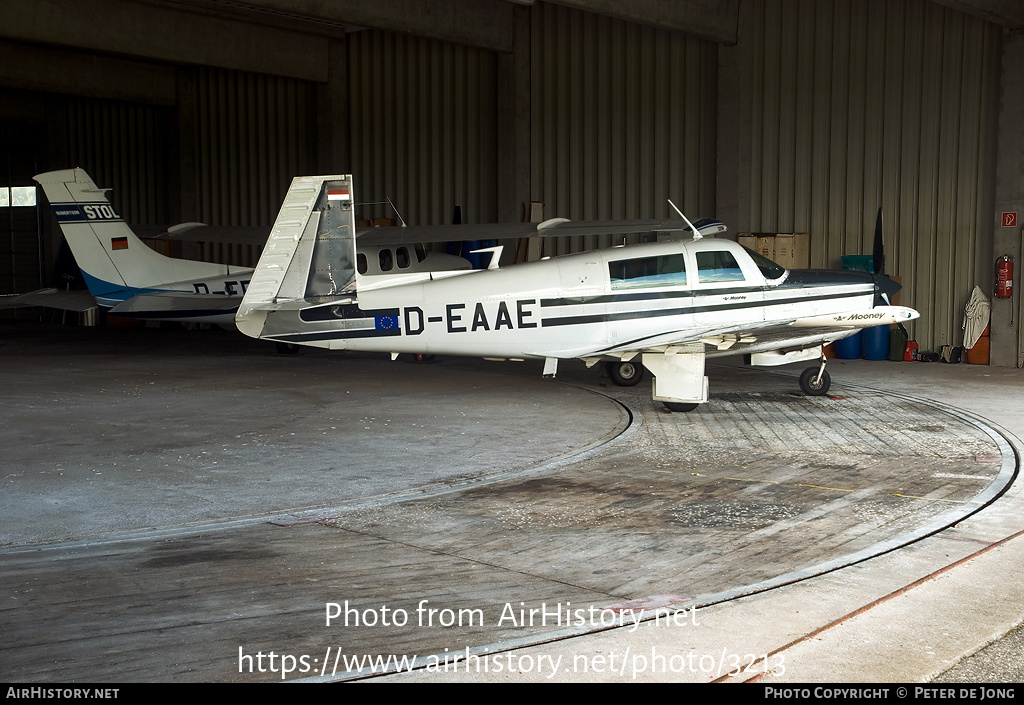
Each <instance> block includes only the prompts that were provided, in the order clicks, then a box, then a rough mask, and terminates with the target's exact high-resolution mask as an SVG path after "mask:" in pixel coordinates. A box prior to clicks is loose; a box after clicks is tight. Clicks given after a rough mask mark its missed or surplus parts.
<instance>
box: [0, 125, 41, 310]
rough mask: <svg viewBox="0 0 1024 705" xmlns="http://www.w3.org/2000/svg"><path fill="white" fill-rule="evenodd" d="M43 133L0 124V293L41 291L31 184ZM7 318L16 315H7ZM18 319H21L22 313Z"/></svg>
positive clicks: (38, 237)
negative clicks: (0, 147)
mask: <svg viewBox="0 0 1024 705" xmlns="http://www.w3.org/2000/svg"><path fill="white" fill-rule="evenodd" d="M43 134H44V133H43V130H42V128H41V127H36V126H33V125H29V124H24V123H21V124H19V123H0V144H2V145H3V150H2V152H0V155H2V157H0V233H2V235H0V237H2V252H3V255H2V256H0V293H3V294H22V293H25V292H27V291H33V290H35V289H39V288H42V287H43V286H44V284H43V282H44V280H45V264H44V263H45V254H44V247H43V239H42V235H41V232H40V220H39V216H40V214H39V211H38V206H37V204H36V189H35V182H34V181H32V177H33V176H34V175H35V174H36V173H37V166H38V163H39V153H40V152H41V151H42V150H41V146H42V139H43ZM7 315H8V317H9V316H11V315H15V316H17V315H19V314H17V313H14V312H9V313H8V314H7ZM20 315H22V316H24V315H25V314H24V312H22V313H21V314H20Z"/></svg>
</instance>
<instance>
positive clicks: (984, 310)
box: [964, 286, 992, 350]
mask: <svg viewBox="0 0 1024 705" xmlns="http://www.w3.org/2000/svg"><path fill="white" fill-rule="evenodd" d="M991 313H992V303H991V302H990V301H989V300H988V297H986V296H985V294H984V293H982V291H981V287H980V286H976V287H974V291H972V292H971V299H970V301H968V302H967V308H966V309H965V310H964V347H965V348H967V349H968V350H970V349H971V348H973V347H974V344H975V343H977V342H978V338H980V337H981V334H982V333H984V332H985V329H986V328H987V327H988V319H989V316H990V315H991Z"/></svg>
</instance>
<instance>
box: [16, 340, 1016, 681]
mask: <svg viewBox="0 0 1024 705" xmlns="http://www.w3.org/2000/svg"><path fill="white" fill-rule="evenodd" d="M0 334H2V337H0V359H2V361H3V368H2V369H3V372H2V373H0V374H2V378H3V385H2V389H0V401H2V410H0V413H2V414H3V418H4V424H3V427H2V429H0V443H2V445H0V447H3V448H4V449H5V451H4V455H5V457H4V458H3V459H2V460H0V468H2V469H0V478H2V480H3V483H4V492H3V494H2V496H0V566H2V568H3V570H2V571H0V600H2V601H3V604H2V606H0V624H2V625H3V631H4V633H5V636H7V638H6V639H5V642H4V644H3V645H2V646H0V678H3V679H5V680H9V681H75V680H84V681H94V682H101V681H114V682H129V681H151V680H155V681H260V680H280V679H281V678H282V673H281V671H282V670H283V669H282V666H285V667H286V668H287V667H289V666H290V667H291V669H290V672H289V673H288V674H287V677H288V679H290V680H292V679H299V678H305V679H314V680H317V679H324V680H330V679H332V677H333V678H338V677H344V678H351V677H364V676H366V675H369V673H368V671H367V670H366V669H364V670H363V671H358V670H357V669H353V668H349V667H345V665H344V661H343V660H344V659H345V658H350V657H352V656H368V657H381V658H383V657H385V656H386V655H388V654H395V655H411V654H417V655H418V656H419V657H420V660H419V661H418V662H417V665H418V666H419V668H418V669H417V670H415V671H413V672H411V673H400V674H393V675H388V676H377V678H379V679H381V680H414V681H438V680H455V681H459V680H461V681H481V680H492V681H493V680H499V681H502V680H511V681H524V680H525V681H529V680H536V681H545V680H561V681H564V680H571V681H595V680H596V681H619V680H640V681H643V680H650V681H665V680H676V681H691V682H700V681H709V680H723V681H728V680H749V679H752V678H757V679H760V680H761V681H762V682H807V681H812V682H855V681H861V682H890V681H900V682H907V681H921V680H928V679H932V678H936V677H939V676H941V677H945V678H951V679H953V680H969V679H974V678H978V679H981V680H989V681H993V682H997V681H1001V680H1004V679H1006V678H1007V672H1006V667H1005V666H1002V665H1000V661H1001V659H1000V658H999V657H998V656H995V657H992V658H990V659H989V662H990V663H991V664H994V667H992V666H990V667H983V670H982V671H981V674H980V675H970V674H969V672H968V671H956V670H950V669H951V668H953V667H957V668H962V669H966V668H968V667H970V666H971V662H970V661H965V662H964V663H963V664H962V665H959V666H958V664H960V662H961V660H962V659H963V658H964V657H965V656H967V655H970V654H973V653H975V652H978V651H979V650H980V649H982V648H983V647H985V646H986V645H987V644H990V643H991V642H993V641H997V642H998V640H999V639H1000V637H1002V636H1003V635H1005V634H1007V633H1008V632H1011V630H1012V629H1013V628H1014V627H1015V626H1017V625H1018V624H1019V623H1020V621H1021V619H1022V617H1024V594H1022V593H1024V588H1018V587H1017V586H1016V585H1015V583H1016V582H1017V581H1016V575H1017V573H1019V570H1020V568H1021V567H1022V565H1024V549H1022V547H1021V546H1020V545H1018V544H1020V543H1021V541H1020V538H1019V537H1018V534H1019V532H1020V531H1021V528H1022V525H1024V519H1021V518H1019V517H1022V516H1024V513H1022V512H1021V509H1022V507H1021V499H1020V496H1019V489H1018V487H1017V485H1016V484H1013V480H1014V478H1015V472H1016V462H1017V457H1016V454H1017V453H1019V450H1015V449H1019V448H1020V441H1019V440H1018V439H1019V438H1020V437H1021V436H1024V405H1021V404H1020V403H1019V399H1020V393H1021V390H1022V388H1024V375H1022V373H1021V371H1020V370H1002V369H999V370H997V369H990V368H987V367H975V366H968V365H942V364H938V363H936V364H924V363H888V362H866V361H852V362H844V361H834V362H833V363H831V365H830V372H831V373H832V376H833V390H832V393H831V396H830V397H826V398H818V399H811V398H806V397H802V396H800V395H799V394H797V393H795V388H796V384H795V379H794V377H793V375H794V374H795V373H798V372H799V367H796V368H795V369H794V370H793V371H790V370H789V369H788V368H783V369H782V370H777V371H774V372H772V371H763V370H756V371H752V370H747V369H743V368H737V367H735V366H731V365H729V364H726V365H713V366H711V367H710V368H709V376H710V378H711V394H712V401H711V402H710V403H709V404H707V405H705V406H703V407H701V408H700V409H699V410H698V411H697V412H694V413H692V414H669V413H666V412H664V411H663V410H662V409H660V408H659V406H658V405H655V404H654V403H653V402H651V401H650V399H649V386H648V384H649V383H646V382H645V383H642V384H641V385H640V386H639V387H637V388H632V389H622V388H617V387H614V386H612V385H610V383H609V382H608V381H607V380H602V379H601V378H600V376H599V375H598V374H597V372H596V371H595V370H586V369H585V368H584V367H583V366H582V364H579V365H572V364H563V365H562V369H561V370H560V374H559V379H558V380H557V381H554V382H552V381H545V380H542V379H540V366H539V364H532V363H522V364H514V363H487V362H483V361H475V360H457V359H444V360H439V361H438V362H435V363H432V364H415V363H405V362H402V361H401V360H400V361H398V362H394V363H392V362H390V361H388V360H387V359H386V358H382V357H380V356H359V355H332V354H327V353H322V352H317V351H309V352H307V353H305V354H302V355H299V356H294V357H293V356H278V355H275V354H273V352H272V348H269V347H267V346H266V345H264V344H262V343H259V342H256V341H250V340H248V339H244V338H242V337H241V336H238V335H237V334H233V333H228V332H223V331H204V332H199V331H197V332H191V331H179V330H153V329H128V330H120V331H118V330H110V329H59V328H48V327H39V326H32V325H24V324H23V325H10V326H7V327H6V328H5V329H4V330H3V331H0ZM1004 490H1005V492H1004ZM1000 492H1002V495H1001V496H999V497H998V499H996V496H997V495H998V494H999V493H1000ZM993 500H995V501H993ZM979 510H980V511H979ZM424 600H426V602H424ZM335 605H337V607H335ZM346 607H348V608H349V611H347V612H346V611H345V608H346ZM332 609H334V610H341V612H342V615H344V614H347V615H348V617H349V619H350V624H349V625H348V626H346V625H345V624H344V618H343V617H339V618H338V619H334V620H333V621H332V622H331V623H330V624H328V623H327V614H328V613H329V612H330V611H331V610H332ZM531 609H532V610H535V611H534V613H533V614H532V616H533V619H532V621H531V619H530V617H531V613H530V610H531ZM642 609H643V610H646V611H645V612H643V613H642V616H643V617H644V618H645V619H646V621H642V622H640V623H635V622H634V621H633V620H634V619H635V617H636V616H637V615H638V614H641V613H640V610H642ZM658 609H660V610H662V612H661V613H659V617H658V619H649V618H650V617H651V616H652V615H654V614H655V612H654V610H658ZM431 610H434V612H431ZM403 611H404V612H403ZM545 612H546V614H545ZM403 613H404V615H407V616H408V620H407V622H406V623H405V624H400V623H398V622H400V621H401V617H402V615H403ZM665 613H671V621H668V622H666V619H665V618H664V617H663V616H662V615H663V614H665ZM613 615H618V616H617V617H613ZM460 616H462V617H463V618H464V622H463V624H462V625H460V624H459V623H458V618H459V617H460ZM389 617H390V621H389ZM474 618H476V619H474ZM356 620H359V624H356V623H355V622H356ZM450 620H454V623H452V624H449V623H447V621H450ZM616 620H617V623H619V624H622V625H623V626H620V627H618V628H612V627H613V626H614V625H613V624H612V622H615V621H616ZM367 622H373V623H372V624H367ZM385 622H388V623H387V624H385ZM1010 639H1011V640H1012V639H1013V635H1012V634H1011V637H1010ZM1004 643H1007V644H1009V643H1013V642H1012V641H1006V642H1004ZM998 647H999V643H997V644H996V645H995V646H993V647H992V649H998ZM467 649H469V651H467ZM990 653H998V652H997V651H991V652H990ZM271 654H273V656H271ZM453 654H460V655H461V656H462V657H463V658H465V657H467V655H468V657H469V660H468V661H461V662H460V661H458V660H456V657H455V656H453ZM982 656H983V654H982ZM979 658H981V657H980V656H979V657H977V658H976V659H975V661H977V660H978V659H979ZM446 661H447V668H446V667H445V665H446ZM737 665H742V666H745V667H746V668H745V669H744V672H743V673H736V674H731V673H730V672H731V671H734V670H735V669H736V666H737ZM370 670H372V669H370ZM765 670H767V671H768V672H767V673H765ZM944 672H945V675H942V674H943V673H944ZM332 673H333V676H332Z"/></svg>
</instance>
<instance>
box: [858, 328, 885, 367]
mask: <svg viewBox="0 0 1024 705" xmlns="http://www.w3.org/2000/svg"><path fill="white" fill-rule="evenodd" d="M861 333H862V336H861V357H863V358H864V359H865V360H885V359H888V357H889V326H887V325H886V326H872V327H871V328H865V329H864V330H863V331H861Z"/></svg>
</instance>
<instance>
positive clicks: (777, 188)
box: [0, 0, 1024, 367]
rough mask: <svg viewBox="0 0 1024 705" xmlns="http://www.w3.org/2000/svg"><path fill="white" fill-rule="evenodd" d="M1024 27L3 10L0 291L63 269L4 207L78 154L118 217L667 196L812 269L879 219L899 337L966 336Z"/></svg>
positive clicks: (1013, 199) (1011, 146)
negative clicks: (787, 247) (326, 185)
mask: <svg viewBox="0 0 1024 705" xmlns="http://www.w3.org/2000/svg"><path fill="white" fill-rule="evenodd" d="M1022 28H1024V8H1022V7H1021V6H1020V5H1019V4H1018V3H1013V2H1003V1H1001V0H906V1H905V2H898V3H896V2H887V1H886V0H867V1H862V0H721V1H717V2H707V1H706V0H683V1H680V2H673V3H664V2H659V1H658V0H638V1H636V2H630V3H628V4H621V3H614V2H607V1H606V0H561V1H559V2H543V1H541V0H445V1H444V2H440V1H437V0H415V1H414V2H409V1H408V0H378V2H374V3H366V2H361V1H360V0H337V1H336V2H331V3H317V2H311V1H310V0H246V1H244V2H235V1H233V0H232V1H228V0H144V1H141V2H130V1H128V0H93V1H91V2H89V3H81V2H74V1H72V0H38V1H37V2H32V3H16V4H13V5H10V6H9V7H6V8H5V10H4V22H3V24H2V26H0V96H2V100H0V135H2V136H3V140H2V143H3V150H4V159H3V161H2V162H0V166H2V173H0V179H2V181H3V184H2V186H3V187H6V188H5V189H3V193H4V197H3V199H0V204H2V206H3V210H4V211H6V212H5V213H4V214H3V215H2V222H3V229H4V230H5V233H4V235H3V236H2V242H3V245H2V246H0V293H20V292H25V291H30V290H33V289H36V288H40V287H43V286H52V285H54V283H55V282H54V278H55V276H57V275H58V274H59V273H60V269H61V268H60V266H59V265H58V264H56V263H57V260H58V258H59V255H60V249H61V248H60V242H61V236H60V233H59V230H58V229H57V228H56V227H55V224H54V223H52V222H51V221H52V217H51V216H50V214H49V213H48V211H47V210H46V209H45V207H44V206H45V204H37V205H36V207H35V208H33V207H31V206H22V205H18V204H19V203H20V202H21V201H19V200H18V199H19V198H21V195H20V194H22V193H23V192H22V191H20V190H19V189H20V188H21V187H26V186H31V185H32V183H33V182H32V176H33V174H35V173H39V172H42V171H47V170H53V169H63V168H68V167H71V166H81V167H83V168H84V169H86V170H87V171H88V172H89V173H90V174H91V175H92V176H93V177H94V179H95V180H96V181H97V183H99V184H100V185H102V186H109V187H111V188H112V189H113V202H114V204H115V206H116V207H117V208H118V210H119V212H120V213H121V214H122V215H123V216H124V218H125V219H126V220H127V221H128V222H129V223H132V224H137V225H157V224H172V223H178V222H186V221H201V222H206V223H209V224H213V225H238V226H270V225H271V224H272V223H273V220H274V218H275V215H276V212H277V208H278V206H279V204H280V201H281V199H282V197H283V195H284V193H285V191H286V189H287V186H288V183H289V182H290V180H291V178H292V177H293V176H296V175H305V174H314V173H352V174H353V175H354V176H355V184H356V188H357V190H358V199H359V200H360V201H383V200H385V199H386V198H390V199H391V200H392V201H393V202H394V203H395V204H396V206H397V207H398V208H399V209H400V212H401V214H402V217H403V218H404V219H405V220H406V221H407V222H409V223H416V224H424V225H429V224H440V223H445V222H449V221H450V219H451V217H452V213H453V209H454V206H460V207H461V209H462V213H463V214H464V215H463V218H464V222H473V223H484V222H513V221H518V220H522V219H523V217H524V204H528V203H530V202H539V203H542V204H543V209H544V216H545V217H556V216H557V217H568V218H572V219H581V220H582V219H590V220H602V219H620V218H651V217H670V215H671V213H670V210H669V205H668V203H667V199H669V198H671V199H673V200H674V201H675V202H676V203H677V204H679V206H680V207H681V208H682V209H683V210H684V211H685V212H686V213H687V214H689V215H691V216H692V217H717V218H719V219H721V220H722V221H724V222H725V223H727V224H728V225H729V227H730V231H731V232H732V233H733V234H736V233H739V232H748V233H807V234H808V237H809V247H810V254H809V264H810V266H811V267H816V268H826V267H827V268H836V267H838V265H839V258H840V256H841V255H844V254H860V253H866V252H870V251H871V241H872V237H873V233H874V223H875V214H876V211H877V209H878V208H879V207H881V209H882V211H883V213H884V218H885V238H886V247H887V253H888V254H887V261H886V271H887V272H888V273H891V274H895V275H897V276H899V277H901V279H902V282H903V285H904V290H903V292H902V300H901V302H900V303H902V304H905V305H908V306H912V307H914V308H916V309H918V310H919V311H921V313H922V317H921V319H920V320H918V321H916V322H914V323H913V324H912V325H911V330H910V334H911V337H912V338H914V339H916V340H917V341H918V342H919V344H920V346H921V348H922V349H928V348H933V349H938V347H939V346H941V345H944V344H953V345H958V344H960V342H961V326H962V321H963V311H964V306H965V304H966V302H967V299H968V297H969V296H970V293H971V290H972V289H973V287H974V286H975V285H978V286H981V287H982V289H983V290H984V291H986V292H987V293H988V294H990V295H991V292H992V287H993V279H994V266H993V265H994V261H995V258H996V257H998V256H1000V255H1002V254H1009V255H1011V256H1012V257H1013V258H1014V260H1015V261H1016V262H1017V263H1018V270H1019V263H1020V257H1021V240H1022V231H1021V228H1020V224H1019V223H1016V222H1015V223H1014V224H1009V225H1007V224H1004V221H1003V219H1002V214H1004V213H1013V214H1017V213H1021V212H1024V190H1022V181H1024V177H1022V174H1021V163H1022V162H1021V157H1022V154H1024V134H1022V133H1021V130H1020V129H1019V120H1020V117H1019V116H1020V115H1021V114H1022V108H1024V72H1022V71H1021V70H1020V69H1021V67H1022V66H1024V33H1022V31H1021V30H1022ZM40 200H41V196H40ZM371 215H372V216H389V215H391V214H390V213H389V212H387V211H385V210H384V209H383V208H382V207H378V208H377V209H376V210H375V211H374V212H373V213H372V214H371ZM609 244H612V243H611V241H610V240H608V239H605V240H603V241H602V240H600V239H590V238H588V239H583V238H580V239H578V240H570V239H563V240H554V239H552V240H551V241H549V242H545V243H544V244H543V249H541V248H540V247H537V248H536V251H535V252H533V255H534V256H540V255H542V254H543V255H555V254H562V253H566V252H573V251H579V250H581V249H585V248H591V247H594V246H606V245H609ZM190 247H191V248H192V249H194V250H195V251H186V252H185V253H184V254H186V255H188V256H191V257H193V258H197V259H209V260H212V261H223V262H230V263H234V264H254V263H255V258H256V256H258V253H254V252H252V251H251V250H249V249H248V248H246V247H244V246H225V245H215V244H200V245H193V246H190ZM186 249H189V248H186ZM1015 296H1017V294H1016V292H1015ZM1020 308H1021V307H1020V306H1019V305H1018V302H1017V299H1016V298H1011V299H996V300H994V302H993V308H992V351H991V363H992V364H993V365H998V366H1011V367H1013V366H1020V365H1021V363H1022V362H1024V337H1022V335H1021V333H1020V331H1021V328H1022V326H1021V323H1022V322H1024V318H1022V316H1021V314H1020Z"/></svg>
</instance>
